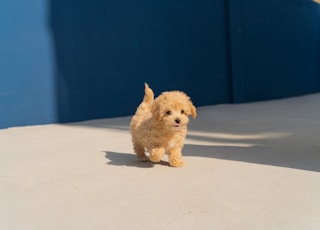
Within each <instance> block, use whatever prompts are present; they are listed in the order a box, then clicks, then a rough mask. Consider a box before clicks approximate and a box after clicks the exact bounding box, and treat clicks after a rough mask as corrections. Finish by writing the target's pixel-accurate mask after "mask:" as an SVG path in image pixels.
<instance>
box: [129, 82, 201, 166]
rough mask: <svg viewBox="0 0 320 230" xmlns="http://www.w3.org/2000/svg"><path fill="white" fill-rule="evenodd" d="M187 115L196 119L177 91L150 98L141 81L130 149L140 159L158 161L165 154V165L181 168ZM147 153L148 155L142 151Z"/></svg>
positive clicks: (133, 118) (185, 97)
mask: <svg viewBox="0 0 320 230" xmlns="http://www.w3.org/2000/svg"><path fill="white" fill-rule="evenodd" d="M189 115H191V116H192V117H193V118H196V116H197V113H196V108H195V106H194V105H193V104H192V102H191V101H190V98H189V97H188V96H187V95H186V94H185V93H183V92H181V91H170V92H163V93H162V94H161V95H160V96H158V97H157V98H156V99H154V94H153V91H152V89H150V88H149V86H148V84H146V83H145V96H144V98H143V101H142V103H141V104H140V105H139V107H138V108H137V111H136V113H135V115H134V116H133V117H132V119H131V122H130V132H131V136H132V143H133V149H134V152H135V153H136V154H137V157H138V158H139V159H140V160H141V161H148V160H150V161H153V162H159V161H160V160H161V159H162V157H163V156H164V154H165V153H167V154H168V158H169V165H170V166H173V167H181V166H183V165H184V163H183V161H182V153H181V151H182V148H183V145H184V143H183V142H184V139H185V136H186V134H187V125H188V122H189ZM145 151H148V152H149V157H148V156H147V155H146V154H145Z"/></svg>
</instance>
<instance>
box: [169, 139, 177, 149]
mask: <svg viewBox="0 0 320 230" xmlns="http://www.w3.org/2000/svg"><path fill="white" fill-rule="evenodd" d="M175 145H176V141H175V140H174V139H171V140H170V141H169V142H168V147H167V148H168V149H172V148H173V147H174V146H175Z"/></svg>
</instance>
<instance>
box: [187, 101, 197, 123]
mask: <svg viewBox="0 0 320 230" xmlns="http://www.w3.org/2000/svg"><path fill="white" fill-rule="evenodd" d="M189 106H190V110H191V116H192V118H193V119H195V118H196V117H197V109H196V107H195V106H194V105H193V104H192V102H191V101H189Z"/></svg>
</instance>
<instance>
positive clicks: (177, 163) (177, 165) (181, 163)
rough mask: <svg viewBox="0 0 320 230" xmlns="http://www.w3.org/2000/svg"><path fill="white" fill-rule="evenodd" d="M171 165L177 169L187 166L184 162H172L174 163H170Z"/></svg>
mask: <svg viewBox="0 0 320 230" xmlns="http://www.w3.org/2000/svg"><path fill="white" fill-rule="evenodd" d="M169 165H170V166H171V167H176V168H178V167H183V166H184V165H185V164H184V162H183V161H182V160H179V161H178V160H172V161H169Z"/></svg>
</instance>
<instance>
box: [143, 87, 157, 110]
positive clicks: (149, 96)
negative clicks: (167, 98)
mask: <svg viewBox="0 0 320 230" xmlns="http://www.w3.org/2000/svg"><path fill="white" fill-rule="evenodd" d="M144 87H145V88H144V98H143V102H144V103H146V104H149V105H151V104H152V102H153V99H154V93H153V91H152V89H150V87H149V85H148V84H147V83H144Z"/></svg>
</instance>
